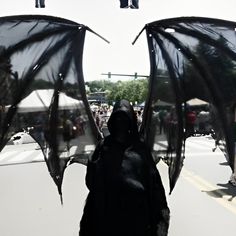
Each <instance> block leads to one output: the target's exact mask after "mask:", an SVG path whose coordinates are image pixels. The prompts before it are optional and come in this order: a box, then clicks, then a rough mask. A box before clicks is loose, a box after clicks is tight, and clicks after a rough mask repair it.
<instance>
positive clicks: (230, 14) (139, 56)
mask: <svg viewBox="0 0 236 236" xmlns="http://www.w3.org/2000/svg"><path fill="white" fill-rule="evenodd" d="M45 3H46V8H44V9H43V8H41V9H40V8H38V9H37V8H35V0H0V6H1V8H0V15H1V16H9V15H22V14H40V15H52V16H57V17H62V18H67V19H70V20H73V21H76V22H78V23H81V24H84V25H87V26H88V27H90V28H91V29H92V30H94V31H95V32H97V33H98V34H100V35H101V36H103V37H105V38H106V39H107V40H109V41H110V44H107V43H106V42H105V41H103V40H101V39H100V38H98V37H97V36H96V35H94V34H91V33H89V32H88V33H87V35H86V39H85V48H84V59H83V68H84V77H85V80H86V81H88V80H97V79H105V78H107V77H106V76H102V75H101V74H102V73H108V72H111V73H122V74H134V73H135V72H137V73H138V74H142V75H149V69H150V65H149V53H148V47H147V40H146V35H145V32H143V34H142V35H141V36H140V38H139V40H138V41H137V42H136V43H135V45H132V41H133V40H134V39H135V37H136V36H137V35H138V34H139V32H140V31H141V30H142V28H143V27H144V25H145V24H146V23H150V22H153V21H156V20H160V19H165V18H172V17H181V16H202V17H213V18H219V19H225V20H231V21H236V13H235V9H236V1H235V0H225V1H222V0H197V1H196V0H194V1H193V0H139V6H140V9H138V10H134V9H120V8H119V0H45ZM113 79H117V78H114V77H113Z"/></svg>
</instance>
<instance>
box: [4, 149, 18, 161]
mask: <svg viewBox="0 0 236 236" xmlns="http://www.w3.org/2000/svg"><path fill="white" fill-rule="evenodd" d="M17 153H18V152H17V151H7V152H3V153H0V162H2V161H4V160H5V159H8V158H10V157H11V156H15V155H16V154H17Z"/></svg>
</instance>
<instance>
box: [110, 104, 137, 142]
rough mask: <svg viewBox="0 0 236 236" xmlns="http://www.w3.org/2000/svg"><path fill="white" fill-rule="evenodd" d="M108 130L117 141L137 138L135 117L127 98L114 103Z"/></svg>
mask: <svg viewBox="0 0 236 236" xmlns="http://www.w3.org/2000/svg"><path fill="white" fill-rule="evenodd" d="M108 130H109V132H110V134H111V136H112V137H113V138H115V139H116V140H117V141H119V142H126V141H127V140H130V141H133V140H136V139H138V128H137V117H136V115H135V112H134V109H133V107H132V106H131V104H130V103H129V102H128V101H127V100H120V101H118V102H116V104H115V105H114V108H113V111H112V114H111V116H110V119H109V121H108Z"/></svg>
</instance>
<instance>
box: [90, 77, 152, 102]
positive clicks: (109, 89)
mask: <svg viewBox="0 0 236 236" xmlns="http://www.w3.org/2000/svg"><path fill="white" fill-rule="evenodd" d="M86 84H87V85H88V86H89V88H90V92H98V91H106V99H107V101H108V102H109V103H112V102H114V101H117V100H120V99H127V100H129V101H130V102H132V103H135V102H138V103H141V102H143V101H145V100H146V97H147V91H148V88H147V87H148V80H147V79H139V80H132V81H118V82H111V81H108V80H98V81H97V80H96V81H91V82H87V83H86Z"/></svg>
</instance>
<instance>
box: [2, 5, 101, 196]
mask: <svg viewBox="0 0 236 236" xmlns="http://www.w3.org/2000/svg"><path fill="white" fill-rule="evenodd" d="M41 3H42V2H41ZM87 30H88V31H91V30H90V29H89V28H88V27H86V26H84V25H82V24H78V23H76V22H72V21H69V20H66V19H62V18H57V17H51V16H43V15H35V16H27V15H25V16H24V15H21V16H9V17H1V18H0V38H1V40H0V151H1V150H2V149H3V148H4V147H5V145H6V144H7V143H12V142H13V141H12V140H11V137H12V135H14V134H15V133H17V132H19V131H24V132H25V133H27V134H28V135H31V136H32V137H33V138H34V139H35V141H36V142H38V143H39V145H40V147H41V148H42V150H43V154H44V156H45V161H46V163H47V166H48V169H49V172H50V174H51V176H52V177H53V179H54V181H55V183H56V184H57V186H58V191H59V193H60V194H61V184H62V180H63V173H64V170H65V168H66V166H67V165H69V164H70V163H71V162H70V161H73V162H79V163H83V164H86V163H87V159H88V156H90V155H91V154H92V152H93V150H94V149H95V146H96V144H97V142H98V141H99V140H100V139H101V135H100V132H99V131H98V129H97V127H96V125H95V123H94V120H93V116H92V113H91V110H90V107H89V103H88V101H87V97H86V92H85V85H84V78H83V70H82V58H83V45H84V40H85V33H86V31H87ZM81 119H82V120H83V124H84V126H83V128H84V132H83V134H82V133H81V132H78V131H79V130H80V129H81V127H79V126H80V125H81V124H80V123H81V122H79V120H81ZM39 121H40V122H39ZM66 123H67V124H70V131H69V134H68V132H67V134H65V132H64V131H65V124H66ZM39 125H40V127H39ZM63 128H64V129H63ZM87 147H90V148H89V150H87V149H88V148H87Z"/></svg>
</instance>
